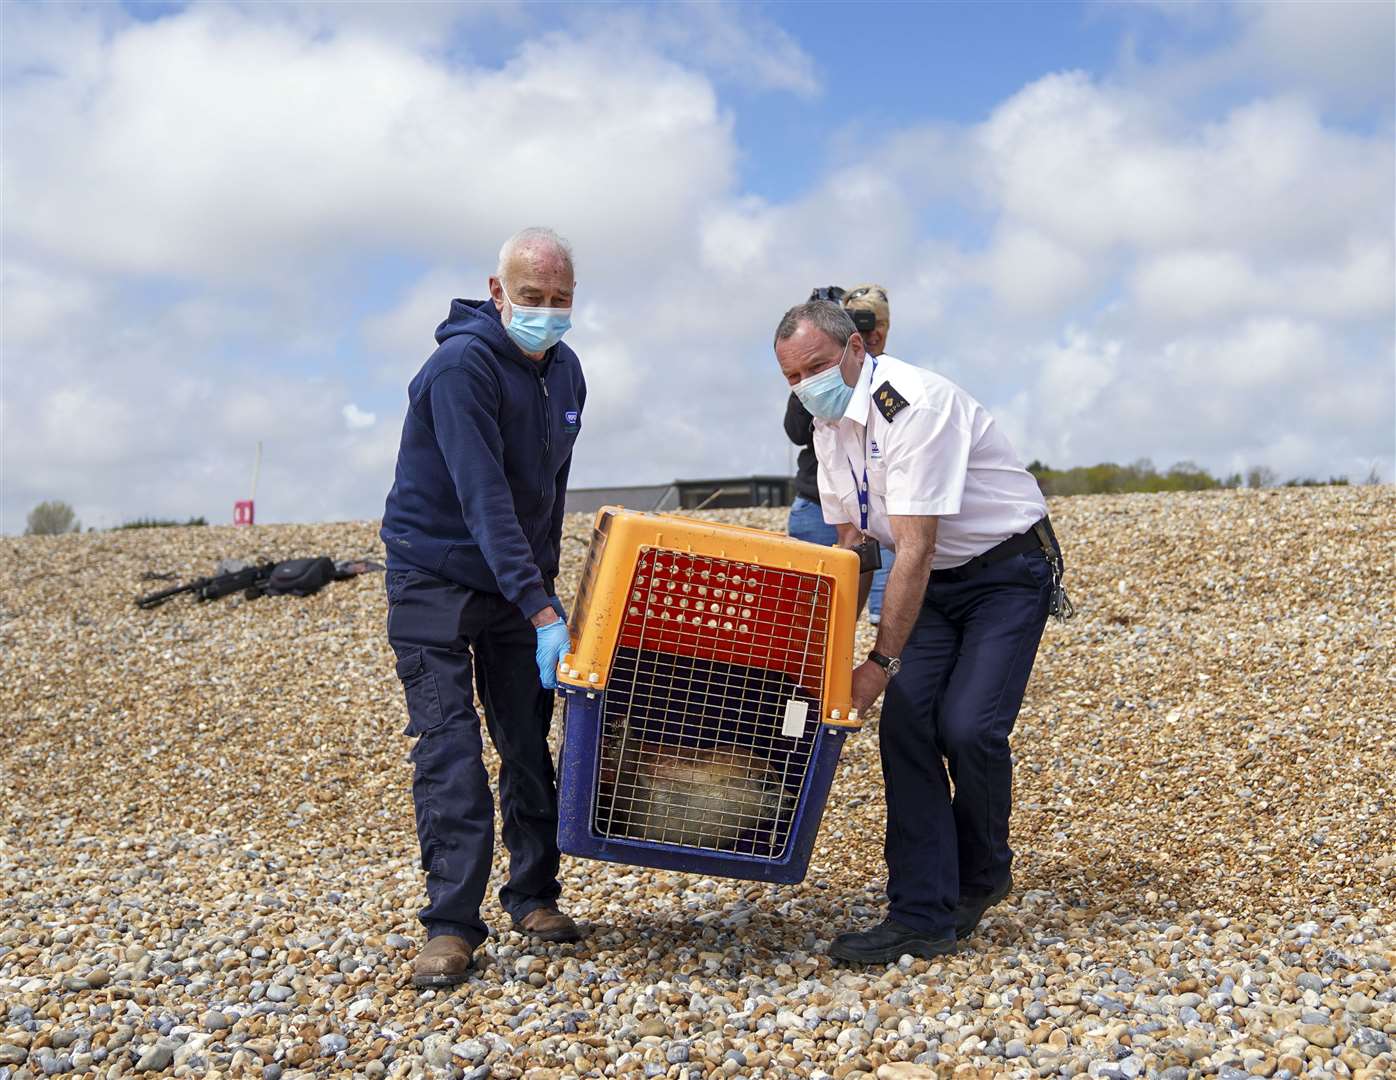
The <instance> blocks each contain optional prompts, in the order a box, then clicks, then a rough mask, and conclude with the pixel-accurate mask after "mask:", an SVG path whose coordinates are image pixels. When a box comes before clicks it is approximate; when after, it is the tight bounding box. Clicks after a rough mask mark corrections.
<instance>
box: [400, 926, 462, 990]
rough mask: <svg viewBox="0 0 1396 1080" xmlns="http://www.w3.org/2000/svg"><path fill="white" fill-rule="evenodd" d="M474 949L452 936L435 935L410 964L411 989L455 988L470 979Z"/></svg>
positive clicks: (459, 938) (460, 938)
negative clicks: (429, 987)
mask: <svg viewBox="0 0 1396 1080" xmlns="http://www.w3.org/2000/svg"><path fill="white" fill-rule="evenodd" d="M474 952H475V949H474V947H473V946H472V945H471V944H470V943H469V942H468V941H466V940H465V938H462V937H456V936H455V935H454V934H438V935H437V936H436V937H434V938H432V939H431V940H430V941H428V942H427V943H426V946H425V947H424V948H423V949H422V951H421V952H419V953H418V954H417V959H416V960H415V961H413V963H412V985H413V986H455V985H456V984H457V983H462V982H465V980H466V979H467V978H469V977H470V976H469V972H470V958H471V955H472V954H473V953H474Z"/></svg>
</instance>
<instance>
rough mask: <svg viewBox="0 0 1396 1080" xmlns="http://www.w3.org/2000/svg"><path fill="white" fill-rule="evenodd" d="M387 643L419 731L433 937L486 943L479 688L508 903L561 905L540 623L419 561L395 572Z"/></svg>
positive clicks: (523, 908)
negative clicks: (495, 758)
mask: <svg viewBox="0 0 1396 1080" xmlns="http://www.w3.org/2000/svg"><path fill="white" fill-rule="evenodd" d="M387 590H388V641H389V643H390V644H391V645H392V647H393V652H395V653H396V654H397V674H398V677H399V678H400V679H401V680H402V685H403V690H404V692H405V693H406V696H407V715H408V722H407V730H406V731H405V732H404V734H406V735H411V736H414V737H415V738H416V742H415V743H414V744H413V747H412V752H411V757H412V763H413V776H412V801H413V804H414V806H415V808H416V817H417V838H418V840H419V842H420V844H421V852H422V869H423V870H425V871H426V873H427V883H426V884H427V899H428V903H427V906H426V907H424V908H423V909H422V910H421V912H420V918H421V920H422V923H423V925H425V927H426V929H427V936H428V937H433V936H435V935H437V934H442V933H449V934H456V935H459V936H460V937H463V938H465V939H466V940H467V941H469V942H470V943H471V944H472V945H478V944H480V942H482V941H484V939H485V937H486V936H487V935H488V934H489V928H488V927H487V926H486V925H485V923H484V921H483V920H482V919H481V918H480V903H481V901H482V900H483V899H484V896H485V889H486V887H487V886H488V884H489V877H490V864H491V861H492V859H493V857H494V799H493V797H492V795H491V793H490V784H489V776H488V775H487V773H486V771H485V766H484V762H483V760H482V757H481V754H482V752H483V749H484V743H483V741H482V739H481V735H480V717H479V714H478V713H477V712H476V710H475V695H474V690H475V688H476V687H478V689H479V694H480V704H481V705H482V706H483V710H484V714H485V724H486V726H487V727H488V728H489V733H490V739H491V740H492V741H493V743H494V746H495V749H496V750H497V751H498V752H499V760H500V765H499V802H500V810H501V814H502V817H503V828H502V830H501V831H502V834H503V837H504V845H505V847H507V848H508V849H509V877H508V880H507V881H506V882H505V884H504V886H503V887H502V888H501V889H500V891H499V902H500V904H501V906H503V908H504V910H505V911H507V912H509V914H510V915H512V916H513V917H514V918H515V919H520V918H523V916H525V915H527V914H528V913H529V912H530V911H532V910H533V909H534V908H537V907H540V906H542V905H544V904H551V903H553V902H554V901H555V900H556V899H557V897H558V895H559V893H560V892H561V886H560V885H559V884H558V880H557V871H558V848H557V785H556V779H555V776H554V773H553V759H552V754H551V752H550V751H549V749H548V729H549V727H550V726H551V724H552V715H553V693H552V691H551V690H544V689H543V687H542V684H541V683H540V682H539V680H538V667H537V664H536V662H535V660H534V649H535V645H536V633H535V631H534V629H533V626H532V625H531V624H530V623H529V621H528V620H527V619H526V618H524V616H523V614H522V613H521V612H520V611H519V609H518V608H517V607H516V606H514V605H513V604H511V603H509V602H508V601H507V600H505V599H504V598H503V597H502V596H499V595H498V594H495V593H485V592H477V591H475V590H472V589H466V588H462V587H461V586H459V585H456V584H455V583H453V582H450V581H446V580H445V579H443V578H439V577H436V576H435V575H432V574H427V573H423V572H419V571H416V570H390V571H388V574H387Z"/></svg>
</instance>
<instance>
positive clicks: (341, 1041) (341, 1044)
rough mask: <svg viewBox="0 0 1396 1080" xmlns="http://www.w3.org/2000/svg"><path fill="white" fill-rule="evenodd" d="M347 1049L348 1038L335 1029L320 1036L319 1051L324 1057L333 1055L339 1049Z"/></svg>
mask: <svg viewBox="0 0 1396 1080" xmlns="http://www.w3.org/2000/svg"><path fill="white" fill-rule="evenodd" d="M347 1049H349V1040H348V1039H346V1038H345V1037H344V1036H343V1035H341V1034H340V1033H339V1032H337V1031H332V1032H330V1033H329V1034H328V1035H321V1036H320V1053H322V1054H323V1055H325V1056H326V1057H333V1056H334V1055H335V1054H338V1053H339V1052H340V1051H341V1050H347Z"/></svg>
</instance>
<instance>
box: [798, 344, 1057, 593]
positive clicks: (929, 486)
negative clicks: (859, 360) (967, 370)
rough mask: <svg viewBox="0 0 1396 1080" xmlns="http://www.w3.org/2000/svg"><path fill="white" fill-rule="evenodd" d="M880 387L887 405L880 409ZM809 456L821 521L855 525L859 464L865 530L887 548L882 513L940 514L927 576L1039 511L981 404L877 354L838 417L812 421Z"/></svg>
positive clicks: (1035, 491)
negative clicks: (814, 461)
mask: <svg viewBox="0 0 1396 1080" xmlns="http://www.w3.org/2000/svg"><path fill="white" fill-rule="evenodd" d="M884 386H886V387H888V388H890V390H891V391H892V395H891V396H890V397H889V399H888V400H889V401H890V402H891V404H884V405H883V406H882V407H879V404H878V397H879V394H880V392H881V391H882V390H883V388H884ZM898 402H905V404H902V405H900V406H898V404H897V403H898ZM884 409H886V410H887V411H891V412H892V413H893V415H892V418H891V419H890V420H889V419H887V417H886V415H885V413H884ZM814 452H815V456H816V457H817V458H818V460H819V499H820V504H821V508H822V510H823V512H824V520H825V521H827V522H829V524H831V525H838V524H841V523H845V522H848V523H852V524H854V525H858V524H860V521H861V514H860V511H859V505H858V492H859V487H860V485H861V483H862V478H863V471H864V469H865V468H866V470H867V483H868V523H867V528H866V531H867V533H868V534H869V535H871V536H874V537H876V538H877V539H878V540H879V541H880V542H881V543H882V544H884V545H886V546H887V547H894V546H895V545H894V543H893V540H892V530H891V526H890V524H889V523H888V520H887V519H888V516H889V515H898V516H902V515H917V516H927V517H937V518H939V519H940V521H939V524H938V525H937V527H936V550H935V558H934V560H933V562H932V566H933V568H934V569H936V570H944V569H948V568H950V567H954V566H960V565H962V564H963V563H966V562H968V561H969V560H970V559H972V558H974V557H975V556H976V555H979V554H982V553H983V552H985V551H988V550H989V549H990V548H991V547H993V546H994V545H995V544H998V543H1000V542H1001V541H1003V540H1007V539H1008V538H1009V537H1010V536H1016V535H1017V534H1018V533H1021V532H1024V531H1025V530H1027V529H1029V528H1031V527H1032V525H1033V523H1034V522H1036V521H1038V520H1039V519H1040V518H1042V517H1043V516H1044V515H1045V514H1046V513H1047V504H1046V502H1045V501H1044V499H1043V498H1042V491H1041V490H1040V489H1039V488H1038V486H1037V481H1036V479H1034V478H1033V475H1032V473H1030V472H1028V471H1027V470H1026V469H1025V468H1023V465H1022V462H1020V461H1019V460H1018V455H1017V454H1016V453H1015V452H1014V450H1013V447H1012V445H1010V443H1009V441H1008V438H1007V436H1005V435H1004V433H1003V432H1002V431H1001V430H1000V429H999V427H998V425H997V424H995V423H994V418H993V417H992V416H990V415H989V413H988V412H987V411H986V410H985V408H984V406H982V405H980V404H979V402H977V401H975V400H974V398H972V397H970V396H969V394H967V393H965V391H964V390H962V389H960V387H958V386H956V385H955V384H954V383H952V382H951V381H950V380H949V379H946V378H943V377H941V376H940V375H937V374H935V373H934V372H932V371H927V370H926V369H925V368H919V367H914V366H913V365H911V364H908V363H906V362H905V361H903V360H898V359H897V358H896V357H894V356H888V355H887V354H885V353H884V354H883V355H882V356H879V357H871V356H870V357H868V358H867V359H866V360H865V361H864V362H863V371H862V373H861V374H860V376H859V378H858V384H857V386H855V387H854V388H853V397H852V398H851V399H850V400H849V403H848V408H847V409H846V410H844V414H843V416H842V417H841V418H840V419H838V420H832V421H831V420H820V419H816V420H815V422H814Z"/></svg>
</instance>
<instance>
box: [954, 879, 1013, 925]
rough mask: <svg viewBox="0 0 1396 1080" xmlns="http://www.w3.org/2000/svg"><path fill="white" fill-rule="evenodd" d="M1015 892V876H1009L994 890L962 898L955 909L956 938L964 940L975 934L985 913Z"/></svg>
mask: <svg viewBox="0 0 1396 1080" xmlns="http://www.w3.org/2000/svg"><path fill="white" fill-rule="evenodd" d="M1012 890H1013V875H1012V874H1009V875H1008V876H1007V877H1005V878H1004V879H1003V881H1001V882H1000V883H999V884H998V885H996V886H994V888H993V890H992V891H990V892H987V893H981V894H980V895H978V896H962V897H960V904H959V906H958V907H956V908H955V936H956V937H957V938H960V939H961V940H963V939H964V938H967V937H969V936H970V934H972V933H974V928H975V927H976V926H978V925H979V920H980V919H982V918H983V917H984V912H986V911H988V910H989V909H990V908H991V907H993V906H994V905H995V904H997V903H998V902H999V901H1000V900H1002V899H1003V898H1004V897H1005V896H1007V895H1008V894H1009V893H1010V892H1011V891H1012Z"/></svg>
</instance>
